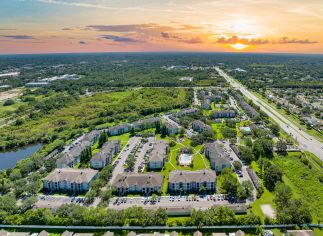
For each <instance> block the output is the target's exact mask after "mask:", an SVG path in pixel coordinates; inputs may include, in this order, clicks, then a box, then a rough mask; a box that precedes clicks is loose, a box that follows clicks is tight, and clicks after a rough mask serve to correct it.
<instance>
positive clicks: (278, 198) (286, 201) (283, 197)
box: [274, 182, 292, 210]
mask: <svg viewBox="0 0 323 236" xmlns="http://www.w3.org/2000/svg"><path fill="white" fill-rule="evenodd" d="M291 198H292V189H291V188H290V187H289V186H287V185H286V184H284V183H282V182H278V183H277V184H276V186H275V192H274V202H275V204H276V206H277V208H278V209H281V210H282V209H284V208H287V207H288V206H289V205H290V200H291Z"/></svg>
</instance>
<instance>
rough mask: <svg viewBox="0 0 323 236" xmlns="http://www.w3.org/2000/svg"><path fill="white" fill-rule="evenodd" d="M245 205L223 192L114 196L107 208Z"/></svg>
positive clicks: (201, 207) (184, 207)
mask: <svg viewBox="0 0 323 236" xmlns="http://www.w3.org/2000/svg"><path fill="white" fill-rule="evenodd" d="M220 205H226V206H231V207H232V206H239V205H240V206H243V207H244V206H245V204H244V203H240V204H231V203H230V202H229V201H228V200H227V198H226V195H224V194H216V195H205V196H204V195H200V196H196V195H190V196H157V197H156V199H154V198H153V197H120V198H119V197H114V198H112V199H110V202H109V208H111V209H125V208H128V207H131V206H140V207H143V208H146V209H156V208H159V207H160V208H164V209H172V208H181V209H187V208H195V209H208V208H211V207H213V206H220Z"/></svg>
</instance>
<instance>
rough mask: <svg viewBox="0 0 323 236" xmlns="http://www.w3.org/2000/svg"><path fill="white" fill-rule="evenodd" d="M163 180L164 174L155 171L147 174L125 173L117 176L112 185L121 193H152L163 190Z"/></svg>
mask: <svg viewBox="0 0 323 236" xmlns="http://www.w3.org/2000/svg"><path fill="white" fill-rule="evenodd" d="M163 181H164V175H163V174H157V173H154V172H148V173H146V174H139V173H123V174H119V175H118V176H117V177H116V178H115V180H114V182H113V183H112V187H113V189H114V191H116V192H118V193H119V194H121V195H124V194H127V193H142V194H151V193H154V192H160V191H161V189H162V186H163Z"/></svg>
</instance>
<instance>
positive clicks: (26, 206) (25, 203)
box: [21, 196, 37, 211]
mask: <svg viewBox="0 0 323 236" xmlns="http://www.w3.org/2000/svg"><path fill="white" fill-rule="evenodd" d="M36 202H37V197H36V196H30V197H28V198H26V200H24V201H23V203H22V206H21V209H22V210H23V211H26V210H29V209H31V208H32V207H33V205H34V204H35V203H36Z"/></svg>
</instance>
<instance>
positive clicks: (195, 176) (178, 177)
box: [169, 169, 216, 183]
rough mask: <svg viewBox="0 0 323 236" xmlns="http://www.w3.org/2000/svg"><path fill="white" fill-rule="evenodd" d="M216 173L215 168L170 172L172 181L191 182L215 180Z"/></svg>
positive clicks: (170, 180)
mask: <svg viewBox="0 0 323 236" xmlns="http://www.w3.org/2000/svg"><path fill="white" fill-rule="evenodd" d="M215 178H216V174H215V172H214V171H213V170H207V169H205V170H197V171H188V170H186V171H185V170H176V171H171V172H170V173H169V182H170V183H189V182H199V183H200V182H204V181H206V182H214V181H215Z"/></svg>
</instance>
